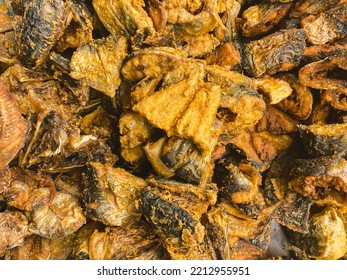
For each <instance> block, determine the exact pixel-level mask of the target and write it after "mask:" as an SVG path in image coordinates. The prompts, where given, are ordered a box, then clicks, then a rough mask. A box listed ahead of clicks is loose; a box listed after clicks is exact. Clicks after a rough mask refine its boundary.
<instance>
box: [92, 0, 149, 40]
mask: <svg viewBox="0 0 347 280" xmlns="http://www.w3.org/2000/svg"><path fill="white" fill-rule="evenodd" d="M92 3H93V7H94V9H95V11H96V13H97V14H98V16H99V18H100V20H101V22H102V23H103V25H104V26H105V27H106V28H107V30H108V31H109V32H110V33H111V34H112V35H123V36H126V37H130V36H134V35H135V34H136V32H137V31H138V30H139V29H145V28H147V29H148V30H149V32H150V33H154V32H155V29H154V25H153V21H152V19H151V18H150V17H149V16H148V14H147V13H146V11H145V9H144V7H145V2H144V1H143V0H132V1H128V0H120V1H119V0H93V2H92Z"/></svg>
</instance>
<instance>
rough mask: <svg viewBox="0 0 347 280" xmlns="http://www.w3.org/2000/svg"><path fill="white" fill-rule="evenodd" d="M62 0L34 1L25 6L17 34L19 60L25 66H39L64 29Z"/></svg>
mask: <svg viewBox="0 0 347 280" xmlns="http://www.w3.org/2000/svg"><path fill="white" fill-rule="evenodd" d="M64 21H65V9H64V2H63V1H62V0H46V1H41V0H34V1H30V2H29V3H28V4H27V5H25V11H24V16H23V21H22V24H21V29H20V32H19V40H18V48H19V58H20V60H21V61H22V63H23V64H24V65H25V66H28V67H34V66H39V65H41V64H42V63H43V62H44V61H45V60H46V59H47V57H48V56H49V52H50V50H51V49H52V48H53V46H54V44H55V43H56V41H57V40H58V38H59V37H60V36H61V34H62V32H63V29H64Z"/></svg>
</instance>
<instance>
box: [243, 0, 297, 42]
mask: <svg viewBox="0 0 347 280" xmlns="http://www.w3.org/2000/svg"><path fill="white" fill-rule="evenodd" d="M292 6H293V3H268V2H265V1H263V2H261V3H260V4H258V5H254V6H251V7H249V8H247V9H246V10H245V11H244V12H243V13H242V22H243V23H242V25H241V31H242V35H243V36H246V37H252V36H258V35H262V34H265V33H267V32H269V31H270V30H272V29H273V28H274V27H276V26H277V25H278V24H279V23H280V22H281V21H282V19H283V18H285V17H286V16H287V14H288V13H289V11H290V9H291V8H292Z"/></svg>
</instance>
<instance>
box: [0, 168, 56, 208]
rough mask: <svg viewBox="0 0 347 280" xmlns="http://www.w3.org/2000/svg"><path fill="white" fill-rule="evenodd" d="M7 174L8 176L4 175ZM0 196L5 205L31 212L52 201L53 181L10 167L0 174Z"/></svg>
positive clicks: (54, 190) (53, 192) (46, 177)
mask: <svg viewBox="0 0 347 280" xmlns="http://www.w3.org/2000/svg"><path fill="white" fill-rule="evenodd" d="M6 173H9V174H6ZM0 180H1V181H3V184H1V186H0V194H2V195H3V196H4V199H5V201H6V203H7V204H8V205H10V206H13V207H16V208H18V209H20V210H26V211H31V210H33V209H36V208H39V207H41V206H43V205H46V204H47V203H49V202H51V201H52V200H53V199H54V196H55V194H56V189H55V185H54V182H53V179H52V178H51V177H50V176H49V175H45V174H39V173H36V172H34V171H31V170H27V169H21V168H19V167H12V168H10V169H9V170H5V171H3V172H1V173H0Z"/></svg>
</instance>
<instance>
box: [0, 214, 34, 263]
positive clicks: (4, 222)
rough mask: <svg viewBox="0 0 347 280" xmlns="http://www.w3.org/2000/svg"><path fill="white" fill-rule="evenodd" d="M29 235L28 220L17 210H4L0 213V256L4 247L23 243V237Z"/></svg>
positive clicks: (4, 249)
mask: <svg viewBox="0 0 347 280" xmlns="http://www.w3.org/2000/svg"><path fill="white" fill-rule="evenodd" d="M29 235H31V233H30V231H29V221H28V219H27V218H26V217H25V216H24V214H22V213H21V212H19V211H5V212H1V213H0V256H3V255H4V253H5V251H6V249H10V248H14V247H17V246H20V245H22V244H23V241H24V238H25V237H26V236H29Z"/></svg>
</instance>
